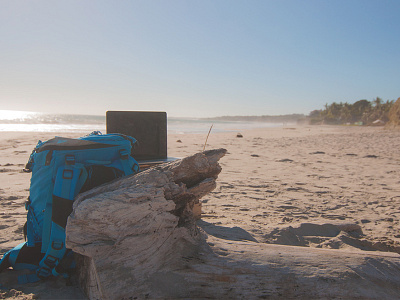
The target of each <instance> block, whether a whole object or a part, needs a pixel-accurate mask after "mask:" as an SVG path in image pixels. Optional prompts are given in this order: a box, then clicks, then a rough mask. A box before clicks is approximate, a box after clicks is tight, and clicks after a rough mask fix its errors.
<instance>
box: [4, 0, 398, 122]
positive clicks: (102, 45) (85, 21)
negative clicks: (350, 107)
mask: <svg viewBox="0 0 400 300" xmlns="http://www.w3.org/2000/svg"><path fill="white" fill-rule="evenodd" d="M399 14H400V1H398V0H393V1H390V0H376V1H371V0H343V1H342V0H318V1H317V0H303V1H298V0H264V1H262V0H246V1H244V0H242V1H238V0H213V1H209V0H201V1H194V0H174V1H172V0H169V1H167V0H140V1H139V0H130V1H128V0H118V1H115V0H113V1H111V0H110V1H101V0H96V1H93V0H85V1H80V0H79V1H77V0H68V1H67V0H65V1H63V0H59V1H54V0H41V1H37V0H25V1H24V0H20V1H18V0H1V1H0V110H24V111H38V112H47V113H68V114H97V115H103V114H105V112H106V111H107V110H145V111H166V112H167V114H168V116H172V117H214V116H226V115H231V116H235V115H281V114H292V113H304V114H308V113H310V112H311V111H312V110H314V109H322V108H323V107H324V105H325V104H326V103H332V102H334V101H335V102H348V103H354V102H355V101H357V100H361V99H367V100H369V101H372V100H373V99H375V98H376V97H380V98H382V99H383V100H384V101H386V100H396V99H397V98H398V97H400V18H399Z"/></svg>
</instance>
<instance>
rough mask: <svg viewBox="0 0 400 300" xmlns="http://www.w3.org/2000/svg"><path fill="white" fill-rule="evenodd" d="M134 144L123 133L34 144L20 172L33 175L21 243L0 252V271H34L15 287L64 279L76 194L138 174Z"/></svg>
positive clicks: (70, 256) (68, 267) (69, 263)
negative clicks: (67, 237)
mask: <svg viewBox="0 0 400 300" xmlns="http://www.w3.org/2000/svg"><path fill="white" fill-rule="evenodd" d="M135 143H136V140H135V139H134V138H132V137H129V136H125V135H122V134H106V135H102V134H101V133H99V132H93V133H92V134H90V135H88V136H85V137H82V138H79V139H69V138H62V137H55V138H53V139H51V140H48V141H46V142H41V141H39V142H38V144H37V146H36V148H35V149H34V150H33V152H32V154H31V156H30V158H29V161H28V163H27V165H26V168H25V171H27V172H32V178H31V184H30V190H29V198H28V201H27V202H26V204H25V208H26V209H27V211H28V214H27V222H26V224H25V226H24V235H25V240H26V242H25V243H22V244H20V245H18V246H17V247H15V248H14V249H11V250H10V251H8V252H7V253H5V255H4V257H3V259H2V260H1V261H0V271H1V270H3V269H6V268H9V267H13V269H16V270H20V269H30V270H34V271H35V272H33V273H32V274H27V275H22V276H20V277H19V282H20V283H25V282H35V281H38V280H40V279H43V278H47V277H49V276H51V275H53V276H58V275H63V276H64V277H68V271H69V270H71V268H73V264H74V261H73V254H72V251H71V250H69V249H66V247H65V227H66V224H67V219H68V216H69V215H70V213H71V212H72V204H73V201H74V199H75V197H76V196H77V194H78V193H81V192H85V191H87V190H89V189H91V188H93V187H96V186H99V185H101V184H104V183H106V182H109V181H111V180H114V179H116V178H119V177H122V176H127V175H130V174H134V173H137V172H139V164H138V163H137V162H136V160H135V159H134V158H133V157H132V156H131V152H132V150H133V146H134V144H135Z"/></svg>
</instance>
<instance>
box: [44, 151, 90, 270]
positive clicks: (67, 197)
mask: <svg viewBox="0 0 400 300" xmlns="http://www.w3.org/2000/svg"><path fill="white" fill-rule="evenodd" d="M86 179H87V171H86V169H85V168H84V166H83V164H78V163H75V158H74V157H73V155H67V157H66V164H65V165H62V166H60V167H59V168H58V169H57V173H56V179H55V183H54V190H53V200H52V214H51V223H50V226H49V229H47V230H48V232H43V242H42V252H44V250H45V252H46V254H45V256H44V257H43V259H42V260H41V261H40V263H39V267H40V268H39V270H38V271H37V274H38V276H39V277H47V276H49V275H51V274H52V272H54V271H55V270H54V268H55V267H56V266H57V265H58V263H59V262H60V260H61V259H62V258H63V256H64V254H65V252H66V248H65V227H66V225H67V219H68V216H69V215H70V214H71V212H72V204H73V200H74V198H75V197H76V195H77V194H78V193H79V191H80V189H81V188H82V186H83V184H84V183H85V181H86ZM43 229H44V230H45V229H46V228H45V226H44V228H43ZM45 236H46V238H45Z"/></svg>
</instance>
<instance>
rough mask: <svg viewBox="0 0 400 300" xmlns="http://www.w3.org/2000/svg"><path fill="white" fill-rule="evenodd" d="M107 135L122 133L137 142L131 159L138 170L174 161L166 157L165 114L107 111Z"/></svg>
mask: <svg viewBox="0 0 400 300" xmlns="http://www.w3.org/2000/svg"><path fill="white" fill-rule="evenodd" d="M106 122H107V133H122V134H125V135H129V136H132V137H134V138H135V139H136V140H137V141H138V142H137V144H136V146H135V149H134V151H133V157H134V158H135V159H136V160H137V161H138V163H139V165H140V168H141V169H142V170H143V169H146V168H148V167H151V166H153V165H157V164H160V163H164V162H168V161H173V160H176V158H168V155H167V113H166V112H153V111H107V113H106Z"/></svg>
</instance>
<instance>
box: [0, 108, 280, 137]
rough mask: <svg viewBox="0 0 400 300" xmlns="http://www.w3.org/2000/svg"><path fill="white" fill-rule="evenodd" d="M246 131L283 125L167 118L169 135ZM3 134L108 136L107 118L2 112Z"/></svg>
mask: <svg viewBox="0 0 400 300" xmlns="http://www.w3.org/2000/svg"><path fill="white" fill-rule="evenodd" d="M211 125H213V128H212V131H213V132H224V131H225V132H228V131H240V130H244V129H253V128H263V127H281V126H282V123H264V122H239V121H238V122H231V121H221V120H209V119H196V118H170V117H168V121H167V128H168V133H176V134H185V133H207V132H208V131H209V130H210V127H211ZM0 131H26V132H82V133H90V132H92V131H100V132H102V133H106V131H107V130H106V117H105V115H104V116H96V115H72V114H69V115H68V114H65V115H63V114H48V113H40V112H27V111H15V110H0Z"/></svg>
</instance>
